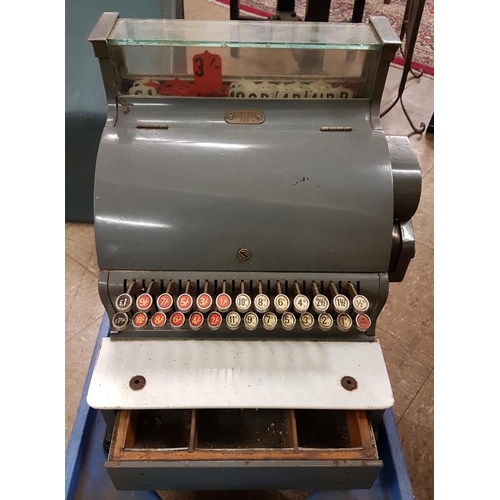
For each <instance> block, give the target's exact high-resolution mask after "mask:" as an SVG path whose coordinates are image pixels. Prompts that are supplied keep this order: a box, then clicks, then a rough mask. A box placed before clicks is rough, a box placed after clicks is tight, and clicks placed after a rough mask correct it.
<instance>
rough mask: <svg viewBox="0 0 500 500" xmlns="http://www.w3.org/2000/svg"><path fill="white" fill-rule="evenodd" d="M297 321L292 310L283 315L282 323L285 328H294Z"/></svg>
mask: <svg viewBox="0 0 500 500" xmlns="http://www.w3.org/2000/svg"><path fill="white" fill-rule="evenodd" d="M296 321H297V320H296V319H295V316H294V315H293V314H292V313H291V312H286V313H284V314H283V316H281V325H282V326H283V328H284V329H285V330H293V327H294V326H295V323H296Z"/></svg>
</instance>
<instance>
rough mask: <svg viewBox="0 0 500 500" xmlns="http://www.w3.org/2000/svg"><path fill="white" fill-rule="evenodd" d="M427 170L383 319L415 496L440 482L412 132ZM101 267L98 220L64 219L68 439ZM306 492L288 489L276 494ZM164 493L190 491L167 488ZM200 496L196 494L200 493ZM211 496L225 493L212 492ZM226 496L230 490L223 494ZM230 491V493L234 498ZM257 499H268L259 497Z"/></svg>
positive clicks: (91, 338)
mask: <svg viewBox="0 0 500 500" xmlns="http://www.w3.org/2000/svg"><path fill="white" fill-rule="evenodd" d="M200 1H201V0H193V1H191V2H186V17H189V18H205V19H206V18H209V19H217V18H221V19H225V18H227V16H228V13H227V10H226V9H224V8H222V7H219V6H216V5H214V4H210V3H209V4H206V3H204V8H203V10H200V9H196V4H197V3H199V2H200ZM400 76H401V70H400V69H399V68H397V67H392V68H391V70H390V74H389V79H388V82H387V85H386V90H385V93H384V101H383V108H384V106H385V105H387V104H388V103H389V102H391V101H392V99H393V98H394V97H395V95H396V92H397V86H398V83H399V80H400ZM433 83H434V81H433V79H432V78H428V77H425V76H424V77H422V78H421V79H418V80H417V79H414V78H412V79H410V80H409V82H408V84H407V89H406V91H405V94H404V103H405V106H406V109H407V111H408V112H409V113H410V115H411V117H412V119H413V121H414V123H415V124H417V125H418V124H420V122H423V123H425V124H427V123H428V122H429V120H430V118H431V116H432V113H433V110H434V101H433V95H434V93H433V90H434V89H433ZM382 124H383V127H384V130H385V131H386V132H387V133H390V134H401V135H408V134H410V133H411V132H412V130H411V127H410V125H409V124H408V122H407V120H406V118H405V116H404V114H403V111H402V109H401V105H400V104H398V105H397V106H396V107H395V108H394V109H393V110H392V111H391V112H390V113H388V114H387V115H386V116H385V117H384V118H383V119H382ZM410 140H411V143H412V145H413V148H414V150H415V152H416V154H417V156H418V158H419V161H420V165H421V168H422V174H423V188H422V197H421V202H420V206H419V209H418V212H417V214H416V216H415V218H414V229H415V236H416V241H417V243H416V247H417V253H416V257H415V259H414V260H413V261H412V263H411V265H410V268H409V271H408V273H407V275H406V278H405V280H404V282H403V283H401V284H392V285H391V290H390V294H389V300H388V303H387V305H386V307H385V309H384V311H383V313H382V315H381V317H380V320H379V323H378V327H379V328H378V336H379V338H380V340H381V344H382V348H383V351H384V355H385V358H386V362H387V366H388V370H389V375H390V378H391V382H392V386H393V389H394V396H395V401H396V402H395V406H394V413H395V416H396V421H397V426H398V430H399V435H400V440H401V443H402V446H403V451H404V455H405V458H406V461H407V468H408V472H409V474H410V479H411V481H412V486H413V489H414V493H415V498H416V500H430V499H432V498H433V483H434V458H433V454H434V445H433V443H434V441H433V436H434V422H433V419H434V396H433V394H434V377H433V375H434V356H433V350H434V342H433V333H434V288H433V280H434V223H433V215H434V203H433V200H434V137H433V135H422V136H420V135H412V136H411V137H410ZM97 275H98V266H97V260H96V254H95V242H94V234H93V227H92V225H89V224H79V223H67V224H66V442H67V440H68V438H69V434H70V432H71V427H72V423H73V419H74V416H75V412H76V409H77V405H78V401H79V399H80V395H81V390H82V385H83V381H84V378H85V375H86V372H87V368H88V363H89V360H90V356H91V353H92V349H93V347H94V342H95V338H96V334H97V331H98V327H99V324H100V320H101V317H102V313H103V309H102V306H101V302H100V299H99V297H98V294H97ZM292 497H293V498H301V496H300V494H298V493H297V494H293V495H292V494H291V493H290V494H287V493H285V492H283V494H281V495H277V496H273V497H272V498H292ZM165 498H169V499H170V500H171V499H173V498H183V499H184V500H187V499H188V498H191V497H190V496H188V495H180V494H168V495H165ZM197 498H198V497H197ZM211 498H222V497H221V496H220V495H219V496H214V497H211ZM224 498H225V497H224ZM228 498H229V497H228ZM252 498H270V497H268V496H265V497H264V496H255V497H252Z"/></svg>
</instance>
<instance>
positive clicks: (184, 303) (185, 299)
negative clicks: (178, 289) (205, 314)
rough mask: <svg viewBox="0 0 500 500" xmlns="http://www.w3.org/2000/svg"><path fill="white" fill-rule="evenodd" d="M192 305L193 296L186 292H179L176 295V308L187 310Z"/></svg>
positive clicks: (182, 310)
mask: <svg viewBox="0 0 500 500" xmlns="http://www.w3.org/2000/svg"><path fill="white" fill-rule="evenodd" d="M192 307H193V297H191V295H189V294H188V293H181V294H180V295H179V297H177V309H178V310H179V311H181V312H188V311H189V310H190V309H191V308H192Z"/></svg>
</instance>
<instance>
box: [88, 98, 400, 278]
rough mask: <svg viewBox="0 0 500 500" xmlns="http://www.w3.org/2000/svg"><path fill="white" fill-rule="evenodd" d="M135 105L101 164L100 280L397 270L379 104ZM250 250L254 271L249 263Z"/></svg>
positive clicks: (108, 138) (105, 146)
mask: <svg viewBox="0 0 500 500" xmlns="http://www.w3.org/2000/svg"><path fill="white" fill-rule="evenodd" d="M127 103H129V104H130V105H129V106H128V107H127V110H129V111H128V112H127V113H124V112H123V111H125V109H123V111H119V112H118V119H117V123H116V125H115V126H114V127H106V128H105V131H104V134H103V137H102V139H101V144H100V148H99V154H98V161H97V168H96V185H95V213H96V217H95V230H96V244H97V256H98V261H99V267H100V268H101V269H144V270H146V269H148V270H164V269H169V270H186V271H187V270H200V269H203V270H212V271H227V270H233V271H237V270H241V271H249V270H252V271H302V272H313V271H315V272H321V271H322V272H385V271H387V270H388V266H389V257H390V250H391V235H392V225H393V217H392V214H393V191H392V173H391V162H390V157H389V151H388V145H387V141H386V139H385V136H384V134H383V133H382V132H381V131H378V130H373V128H372V127H371V124H370V102H369V101H364V100H363V101H355V100H350V101H347V100H346V101H331V102H320V101H312V102H311V101H307V102H306V101H303V102H289V101H285V100H283V101H279V100H269V101H262V100H261V101H258V102H256V101H255V100H239V101H238V102H237V103H236V102H234V101H231V100H228V99H213V98H212V99H196V100H194V99H193V100H188V99H176V98H172V99H165V100H164V101H162V102H158V100H154V99H151V100H149V99H140V98H135V99H133V98H127ZM235 107H236V108H238V109H254V110H255V109H256V110H261V111H263V112H264V114H265V116H266V119H265V122H264V123H263V124H262V125H255V126H252V125H250V126H249V125H229V124H227V123H226V122H225V121H224V114H225V113H226V111H229V110H231V109H234V108H235ZM145 124H148V125H149V126H151V125H154V124H157V125H161V126H163V127H164V126H165V125H168V129H165V128H157V129H151V128H147V129H146V128H138V127H140V126H141V125H145ZM325 125H329V126H350V127H353V130H352V132H321V131H320V128H321V126H325ZM241 247H246V248H249V249H250V250H251V252H252V257H251V258H250V259H249V260H248V261H245V262H242V261H239V260H238V259H237V257H236V252H237V250H238V249H239V248H241Z"/></svg>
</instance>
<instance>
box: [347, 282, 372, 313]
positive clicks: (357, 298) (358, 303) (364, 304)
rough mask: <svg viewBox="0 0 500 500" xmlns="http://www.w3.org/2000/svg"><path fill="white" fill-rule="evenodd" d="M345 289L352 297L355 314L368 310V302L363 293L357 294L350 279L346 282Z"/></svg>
mask: <svg viewBox="0 0 500 500" xmlns="http://www.w3.org/2000/svg"><path fill="white" fill-rule="evenodd" d="M347 289H348V290H349V294H350V295H351V298H352V308H353V310H354V312H355V313H356V314H363V313H365V312H366V311H368V309H369V307H370V302H369V301H368V299H367V298H366V297H365V296H364V295H358V291H357V290H356V288H355V286H354V285H353V284H352V283H351V282H350V281H349V282H348V283H347Z"/></svg>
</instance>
